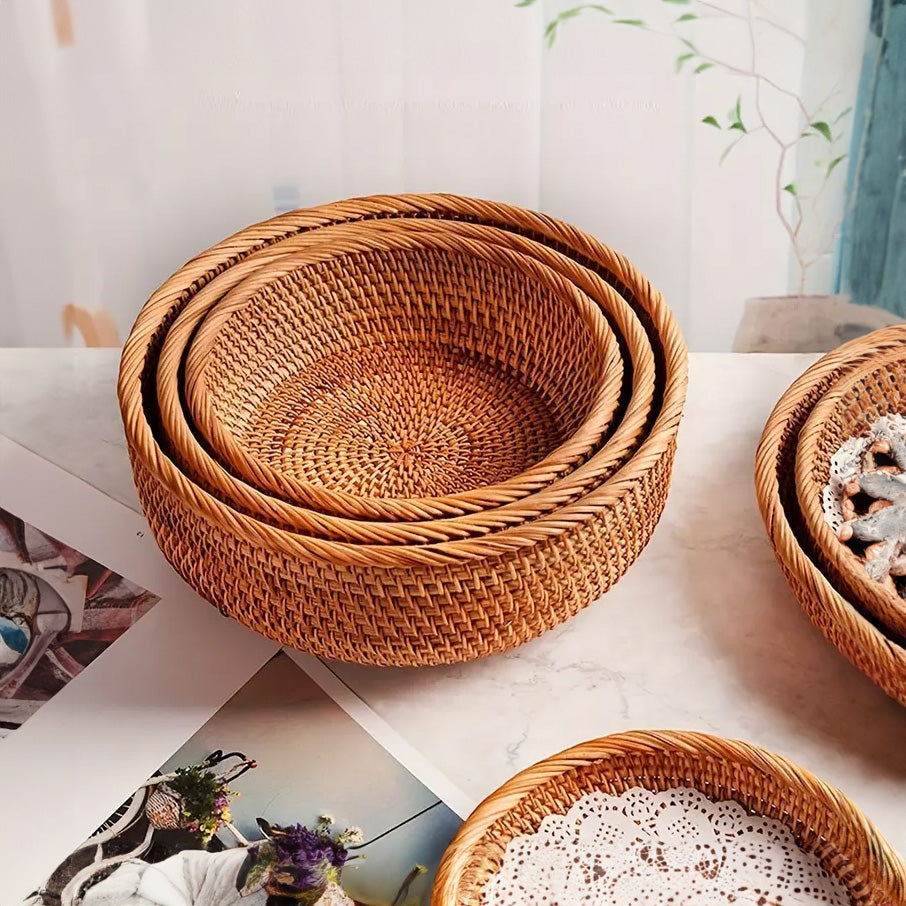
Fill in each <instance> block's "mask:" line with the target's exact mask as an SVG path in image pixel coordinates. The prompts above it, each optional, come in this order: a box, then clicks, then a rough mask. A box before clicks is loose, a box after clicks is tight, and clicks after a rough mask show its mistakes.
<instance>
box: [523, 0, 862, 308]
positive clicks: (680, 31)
mask: <svg viewBox="0 0 906 906" xmlns="http://www.w3.org/2000/svg"><path fill="white" fill-rule="evenodd" d="M536 2H537V0H520V2H519V3H517V4H516V5H517V6H521V7H525V6H532V5H533V4H534V3H536ZM661 2H662V3H663V4H665V5H669V6H675V7H685V8H686V9H684V10H682V11H680V10H679V9H678V10H677V12H678V13H679V15H677V16H676V18H673V19H672V20H671V22H670V23H669V25H668V26H667V30H662V29H658V28H656V27H654V26H652V25H650V24H649V23H648V22H646V21H645V20H644V19H635V18H632V19H630V18H623V17H621V15H620V14H618V13H616V12H614V11H613V10H612V9H610V7H607V6H602V5H600V4H582V5H579V6H575V7H572V8H570V9H566V10H563V11H562V12H560V13H559V14H558V15H557V16H556V17H555V18H554V19H552V20H551V21H550V22H549V23H548V25H547V27H546V29H545V36H546V38H547V42H548V45H549V46H552V45H553V44H554V42H555V40H556V38H557V35H558V33H559V31H560V29H561V28H562V27H563V25H564V24H565V23H567V22H569V21H570V20H572V19H574V18H576V17H577V16H579V15H580V14H582V13H585V12H595V13H598V14H600V15H604V16H605V17H607V18H608V19H609V21H610V22H611V24H613V25H621V26H629V27H634V28H639V29H643V30H645V31H648V32H651V33H652V34H656V35H659V36H661V37H663V38H669V39H672V40H674V41H676V42H678V44H679V47H678V50H679V53H678V54H677V56H676V57H675V60H674V70H675V71H676V73H677V74H680V73H687V74H691V75H692V76H699V75H702V74H703V73H707V72H708V71H710V70H714V71H717V72H722V73H724V74H725V75H731V76H735V77H738V78H741V79H745V80H747V81H749V82H750V83H754V88H755V100H754V106H752V105H751V104H749V105H748V109H747V110H745V111H744V109H743V97H742V94H738V95H737V97H736V100H735V103H734V104H733V106H732V107H731V108H730V110H729V111H728V112H727V113H726V114H725V115H723V116H721V115H718V114H717V113H709V114H707V115H705V116H703V117H702V118H701V123H702V124H704V125H706V126H708V127H710V128H711V129H717V130H719V131H720V132H724V133H726V134H727V136H728V137H730V136H732V138H731V139H730V141H729V142H728V143H727V144H726V145H725V147H724V150H723V152H722V153H721V155H720V158H719V161H718V163H721V164H722V163H723V162H724V160H726V158H727V156H728V155H729V154H730V153H731V152H732V151H733V149H734V148H735V147H736V146H737V145H738V144H739V143H740V142H742V141H744V140H746V139H747V138H748V137H749V136H751V135H754V134H756V133H759V132H764V133H766V134H767V135H768V136H769V138H770V139H771V140H772V141H773V142H774V144H775V145H776V147H777V150H778V164H777V170H776V186H775V196H776V197H775V200H776V209H777V214H778V217H779V218H780V220H781V223H782V225H783V227H784V229H785V230H786V232H787V234H788V236H789V239H790V242H791V244H792V248H793V253H794V255H795V257H796V260H797V263H798V265H799V270H800V281H799V284H800V291H802V288H803V287H804V284H805V275H806V272H807V270H808V268H809V267H810V266H811V265H812V264H814V263H815V261H817V260H818V257H820V255H816V256H815V257H813V258H811V259H808V258H807V257H806V256H805V255H804V253H803V251H802V249H801V247H800V233H801V228H802V224H803V220H804V217H805V212H804V210H803V206H802V202H803V200H804V198H803V196H802V194H801V193H800V190H799V188H798V186H797V185H796V183H795V182H786V183H784V180H783V178H782V176H783V171H784V169H785V165H786V161H787V159H788V157H789V153H790V151H791V150H793V149H794V148H796V147H797V146H798V145H799V143H800V142H805V141H819V140H820V142H821V146H822V148H823V150H819V151H818V152H817V154H818V157H817V159H816V160H815V166H816V167H817V168H819V169H821V170H822V177H823V179H822V184H821V187H820V189H819V190H818V191H817V192H816V193H815V194H814V195H813V196H812V197H811V199H810V201H811V202H812V204H814V202H815V201H816V200H817V198H818V197H819V196H820V195H821V193H822V192H823V190H824V188H825V186H826V185H827V182H828V180H829V179H830V177H831V174H833V172H834V171H835V170H836V169H837V167H839V165H840V164H841V163H842V162H843V161H844V160H845V159H846V156H847V155H846V153H845V152H843V153H841V152H840V148H839V142H840V141H841V140H842V139H843V138H844V137H845V135H846V133H847V128H846V124H845V123H844V122H843V121H844V120H845V119H846V117H847V116H849V114H850V113H851V112H852V108H851V107H848V108H846V109H845V110H843V111H841V112H840V113H838V114H837V115H836V116H835V117H833V118H830V117H827V116H822V115H821V114H820V111H821V110H822V109H823V108H824V107H825V105H826V103H827V101H825V102H823V103H822V104H820V105H818V108H817V110H818V111H819V112H818V113H814V112H812V111H809V110H808V109H806V107H805V105H804V103H803V102H802V98H801V97H800V96H799V95H798V93H797V92H795V91H792V90H790V89H788V88H786V87H785V86H783V85H780V84H778V83H777V82H776V81H774V80H773V79H772V78H770V77H769V76H768V75H766V74H765V73H764V72H762V71H760V70H759V68H758V61H757V58H756V56H757V55H756V45H755V23H756V22H759V23H763V24H764V25H765V26H769V27H771V28H773V29H775V30H776V31H778V32H780V33H783V34H785V35H787V36H789V37H790V38H792V39H794V40H796V41H797V42H799V43H800V44H803V45H804V43H805V42H804V39H803V38H802V37H801V36H800V35H798V34H796V33H795V32H793V31H791V30H790V29H788V28H786V27H785V26H783V25H782V24H780V23H778V22H775V21H772V20H771V19H769V18H768V17H765V16H761V15H757V14H756V12H755V9H754V4H753V2H752V0H746V11H745V13H743V12H739V11H735V10H729V9H726V8H724V7H723V6H721V5H719V4H718V3H716V2H711V0H661ZM705 18H707V19H715V18H731V19H737V20H741V21H743V22H745V24H746V26H747V28H748V35H749V45H750V60H749V61H748V64H744V63H743V64H736V63H734V62H731V61H730V60H723V59H719V58H718V57H715V56H712V55H710V54H707V53H704V52H703V51H701V50H700V49H699V48H698V47H697V46H696V44H695V43H693V41H692V40H691V38H690V35H691V34H692V33H691V32H690V31H689V30H688V29H689V28H690V27H691V26H692V23H695V22H696V20H699V19H705ZM765 86H768V87H770V88H771V89H773V90H774V91H776V92H778V93H780V94H781V95H784V96H786V97H787V98H789V99H791V100H792V101H794V102H795V103H796V105H797V106H798V108H799V111H800V116H801V118H802V123H803V126H802V131H801V134H800V135H799V136H798V138H796V139H794V140H792V141H784V140H783V139H782V138H781V137H780V136H779V135H778V134H777V133H776V132H775V130H774V129H772V128H771V126H770V124H769V123H768V121H767V120H766V119H765V117H764V115H763V113H762V108H761V92H762V88H764V87H765ZM784 197H787V198H791V199H792V201H793V205H794V208H795V217H794V218H791V217H790V216H788V213H787V211H786V210H785V208H784V205H783V203H782V199H783V198H784Z"/></svg>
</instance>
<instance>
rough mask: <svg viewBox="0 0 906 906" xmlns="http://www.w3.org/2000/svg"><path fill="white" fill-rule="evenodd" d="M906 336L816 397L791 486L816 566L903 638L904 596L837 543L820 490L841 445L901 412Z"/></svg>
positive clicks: (905, 380) (905, 378) (905, 629)
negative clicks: (812, 548) (817, 398)
mask: <svg viewBox="0 0 906 906" xmlns="http://www.w3.org/2000/svg"><path fill="white" fill-rule="evenodd" d="M904 387H906V342H904V343H903V345H902V347H900V348H894V349H893V350H891V351H889V352H886V353H883V354H880V355H878V356H876V357H873V358H871V359H869V360H868V362H867V363H866V364H865V365H863V366H861V367H859V368H857V369H855V370H854V371H852V372H849V373H848V374H845V375H844V376H842V377H841V378H840V379H839V380H838V381H837V382H836V383H835V384H834V385H833V386H832V387H831V388H830V389H829V390H828V392H827V393H826V394H825V395H824V396H823V397H822V399H821V400H819V402H818V403H817V405H816V406H815V408H814V409H812V412H811V414H810V415H809V417H808V420H807V421H806V423H805V425H804V426H803V428H802V431H801V432H800V434H799V443H798V446H797V452H796V492H797V497H798V500H799V507H800V510H801V511H802V515H803V517H804V520H805V526H806V530H807V531H808V533H809V535H810V537H811V538H812V540H813V544H814V549H815V552H816V553H817V555H818V557H819V558H820V561H821V566H822V568H823V569H824V570H825V572H826V574H827V575H828V577H829V578H830V579H831V581H832V583H833V584H834V586H835V587H836V588H838V589H839V590H840V591H841V592H842V593H843V594H844V595H845V596H846V597H847V598H849V599H850V600H852V601H856V602H858V603H859V604H860V605H861V606H862V607H863V608H864V609H865V610H866V611H867V612H868V613H869V614H870V615H871V616H873V617H874V618H875V619H876V620H877V621H878V622H879V624H880V625H881V626H883V627H885V628H886V629H887V630H889V631H890V632H891V633H892V634H893V635H894V636H895V637H896V638H898V639H903V638H906V601H904V600H903V599H902V598H901V597H900V595H899V594H898V593H897V592H896V590H895V589H894V588H890V587H888V585H887V584H884V583H881V582H878V581H876V580H874V579H872V578H871V576H870V575H869V574H868V572H867V570H866V569H865V564H864V563H863V562H862V560H861V559H860V558H858V557H857V556H856V554H855V553H854V552H853V551H852V550H851V549H850V548H849V547H848V546H847V545H845V544H843V543H841V542H840V541H839V540H838V538H837V536H836V533H835V532H834V530H833V528H832V527H831V526H830V525H829V524H828V522H827V521H826V519H825V513H824V506H823V499H822V495H823V491H824V488H825V486H826V485H827V483H828V481H829V479H830V471H831V470H830V466H831V458H832V457H833V455H834V454H835V453H836V452H837V450H839V449H840V445H841V444H842V443H843V442H844V441H845V440H847V439H848V438H850V437H856V436H858V435H860V434H862V433H863V432H864V431H865V430H866V429H868V428H869V427H870V426H871V424H872V423H873V422H875V421H876V420H877V419H879V418H880V417H881V416H883V415H892V414H900V415H904V414H906V405H904V397H903V391H902V389H901V388H904Z"/></svg>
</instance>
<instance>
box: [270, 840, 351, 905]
mask: <svg viewBox="0 0 906 906" xmlns="http://www.w3.org/2000/svg"><path fill="white" fill-rule="evenodd" d="M273 842H274V852H275V855H276V857H277V863H278V865H279V866H280V869H281V870H282V871H285V872H287V873H288V874H291V875H292V876H293V881H294V886H295V887H298V888H300V889H302V890H310V889H314V888H319V887H323V886H324V885H325V884H327V882H328V881H334V880H336V879H337V877H338V875H339V869H340V868H342V867H343V865H344V864H345V862H346V859H347V858H348V855H349V854H348V852H347V851H346V848H345V847H344V846H343V845H342V844H341V843H339V842H338V841H336V840H334V839H333V838H332V837H331V836H330V835H329V834H327V833H318V832H317V831H313V830H309V829H308V828H307V827H305V826H304V825H302V824H291V825H290V826H289V827H285V828H283V829H282V832H281V833H280V834H277V835H275V837H274V841H273Z"/></svg>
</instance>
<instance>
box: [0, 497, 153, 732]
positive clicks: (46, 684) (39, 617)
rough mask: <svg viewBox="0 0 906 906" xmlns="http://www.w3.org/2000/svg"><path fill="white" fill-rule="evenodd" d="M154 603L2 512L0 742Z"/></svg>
mask: <svg viewBox="0 0 906 906" xmlns="http://www.w3.org/2000/svg"><path fill="white" fill-rule="evenodd" d="M157 600H158V598H157V596H155V595H153V594H151V593H150V592H148V591H146V590H145V589H143V588H140V587H139V586H138V585H136V584H135V583H133V582H131V581H130V580H129V579H126V578H124V577H123V576H120V575H118V574H117V573H115V572H113V571H112V570H110V569H108V568H107V567H106V566H103V565H102V564H100V563H97V562H95V561H94V560H92V559H90V558H88V557H86V556H85V555H84V554H82V553H80V552H79V551H77V550H75V549H74V548H72V547H70V546H68V545H66V544H63V543H61V542H59V541H56V540H55V539H54V538H51V537H50V536H49V535H47V534H45V533H44V532H42V531H40V529H38V528H35V527H34V526H32V525H29V524H28V523H27V522H24V521H23V520H22V519H20V518H18V517H17V516H15V515H13V514H12V513H9V512H7V511H6V510H3V509H0V737H4V736H7V735H9V734H10V733H11V732H13V731H14V730H15V729H17V728H18V727H19V726H21V725H22V724H23V723H24V722H25V721H26V720H27V719H28V718H29V717H31V715H32V714H34V713H35V711H37V710H38V708H40V707H41V705H43V704H44V702H46V701H48V700H49V699H50V698H52V697H53V696H54V695H55V694H56V693H57V692H59V691H60V689H62V688H63V687H64V686H65V685H66V684H67V683H69V682H70V681H72V680H73V679H75V678H76V677H77V676H78V675H79V674H80V673H81V672H82V670H84V669H85V667H87V666H88V665H89V664H90V663H91V662H92V661H93V660H94V659H95V658H97V657H98V655H100V654H101V652H103V651H104V650H106V649H107V648H108V647H110V645H112V644H113V643H114V642H115V641H116V640H117V639H118V638H119V637H120V636H121V635H122V634H123V633H124V632H125V631H126V630H127V629H129V627H130V626H132V625H133V624H134V623H135V622H136V621H137V620H138V619H139V618H140V617H142V616H143V615H144V614H145V613H147V612H148V611H149V610H150V609H151V608H152V607H153V606H154V604H155V603H157Z"/></svg>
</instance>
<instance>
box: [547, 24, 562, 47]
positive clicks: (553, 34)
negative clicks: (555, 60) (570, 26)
mask: <svg viewBox="0 0 906 906" xmlns="http://www.w3.org/2000/svg"><path fill="white" fill-rule="evenodd" d="M557 25H559V23H558V22H557V20H556V19H554V21H553V22H549V23H548V26H547V28H545V29H544V36H545V37H546V38H547V46H548V47H553V46H554V41H556V40H557Z"/></svg>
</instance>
